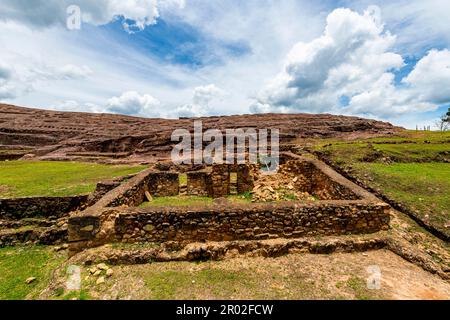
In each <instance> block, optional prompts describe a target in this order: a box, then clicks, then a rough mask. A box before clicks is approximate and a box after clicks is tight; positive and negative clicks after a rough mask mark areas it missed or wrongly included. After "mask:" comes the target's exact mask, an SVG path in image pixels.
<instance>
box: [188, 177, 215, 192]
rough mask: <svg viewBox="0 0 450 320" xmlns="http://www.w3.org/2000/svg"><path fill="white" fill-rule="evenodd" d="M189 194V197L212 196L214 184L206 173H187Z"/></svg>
mask: <svg viewBox="0 0 450 320" xmlns="http://www.w3.org/2000/svg"><path fill="white" fill-rule="evenodd" d="M187 194H188V195H189V196H200V197H210V196H212V182H211V177H210V174H209V173H208V172H206V171H199V172H188V173H187Z"/></svg>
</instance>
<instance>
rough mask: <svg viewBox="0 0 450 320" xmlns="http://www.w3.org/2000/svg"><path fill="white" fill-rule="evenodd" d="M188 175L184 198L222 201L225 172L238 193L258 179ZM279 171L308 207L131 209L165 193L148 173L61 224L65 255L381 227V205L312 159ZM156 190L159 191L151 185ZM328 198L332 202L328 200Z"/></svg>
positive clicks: (247, 174) (170, 188) (216, 171)
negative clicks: (119, 246) (309, 196)
mask: <svg viewBox="0 0 450 320" xmlns="http://www.w3.org/2000/svg"><path fill="white" fill-rule="evenodd" d="M211 169H212V171H211V173H209V172H207V171H198V172H188V173H187V176H188V187H187V189H188V194H190V195H210V196H213V197H223V196H226V195H228V194H229V193H230V172H237V173H238V189H239V192H246V191H245V190H251V188H252V185H253V182H254V181H253V180H254V179H258V177H256V176H255V175H254V173H252V172H254V171H253V170H252V168H251V167H249V166H247V167H245V166H241V167H239V166H238V167H236V166H229V165H218V166H213V167H212V168H211ZM283 170H288V171H289V172H290V174H292V175H293V176H294V177H295V180H296V188H299V189H302V188H303V189H304V190H307V191H308V192H312V193H313V194H315V195H317V196H318V198H319V199H321V200H319V201H315V202H302V201H291V202H275V203H266V204H249V205H238V204H227V205H220V204H214V205H210V206H207V207H182V208H170V207H163V208H156V207H148V208H137V207H136V206H138V205H139V204H141V203H142V202H143V201H144V198H145V192H147V191H148V192H151V193H153V195H155V194H165V195H173V194H177V193H178V191H179V189H178V188H179V177H178V174H177V173H171V172H164V173H161V172H153V171H152V170H151V169H149V170H147V171H144V172H142V173H141V174H139V175H137V176H136V177H134V178H132V179H130V180H129V181H127V182H125V183H123V184H122V185H120V186H119V187H117V188H116V189H114V190H112V191H110V192H109V193H108V194H106V195H105V197H103V198H102V199H101V200H100V201H98V202H97V203H96V205H94V206H93V207H91V208H89V209H87V210H85V211H84V212H81V213H79V214H76V215H74V216H72V217H71V218H70V220H69V239H70V241H71V251H72V252H78V251H80V250H83V249H84V248H87V247H93V246H98V245H101V244H105V243H109V242H142V241H149V242H166V241H182V242H194V241H229V240H241V239H243V240H244V239H245V240H252V239H266V238H278V237H284V238H295V237H302V236H311V235H343V234H364V233H373V232H377V231H380V230H385V229H387V228H388V227H389V206H388V205H386V204H385V203H383V202H381V201H379V200H378V199H377V198H375V197H374V196H373V195H371V194H370V193H368V192H366V191H365V190H363V189H361V188H360V187H358V186H356V185H355V184H353V183H351V182H350V181H348V180H346V179H345V178H343V177H342V176H340V175H339V174H337V173H336V172H335V171H333V170H332V169H330V168H329V167H328V166H326V165H325V164H323V163H322V162H320V161H317V160H311V159H303V158H297V159H296V160H288V161H286V165H285V166H283ZM158 186H159V187H158ZM329 199H333V200H329Z"/></svg>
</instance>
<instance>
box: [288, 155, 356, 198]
mask: <svg viewBox="0 0 450 320" xmlns="http://www.w3.org/2000/svg"><path fill="white" fill-rule="evenodd" d="M283 170H285V171H289V172H290V173H293V174H295V175H296V177H297V178H298V179H297V182H296V183H295V187H296V188H297V189H298V190H299V191H301V192H308V193H309V194H311V195H313V196H315V197H317V198H318V199H320V200H344V199H345V200H359V199H361V196H358V195H357V194H356V193H355V192H353V191H352V190H351V189H350V188H348V187H346V186H344V185H342V184H340V183H338V182H337V181H335V180H333V179H331V178H330V176H328V175H327V174H325V173H324V172H323V171H322V170H320V169H319V168H317V167H316V166H315V165H314V163H312V162H307V161H304V162H300V161H295V160H294V161H293V160H289V161H287V162H286V163H285V165H284V168H283Z"/></svg>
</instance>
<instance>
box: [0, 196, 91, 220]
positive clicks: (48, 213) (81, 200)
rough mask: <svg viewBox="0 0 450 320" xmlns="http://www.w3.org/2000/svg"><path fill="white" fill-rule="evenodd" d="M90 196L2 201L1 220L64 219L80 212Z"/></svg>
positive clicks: (0, 202) (0, 201)
mask: <svg viewBox="0 0 450 320" xmlns="http://www.w3.org/2000/svg"><path fill="white" fill-rule="evenodd" d="M88 198H89V196H87V195H82V196H74V197H33V198H14V199H0V219H13V220H18V219H25V218H37V217H41V218H48V217H56V218H60V217H64V216H67V214H68V213H70V212H72V211H75V210H79V209H81V208H83V207H84V206H85V204H86V203H87V202H88Z"/></svg>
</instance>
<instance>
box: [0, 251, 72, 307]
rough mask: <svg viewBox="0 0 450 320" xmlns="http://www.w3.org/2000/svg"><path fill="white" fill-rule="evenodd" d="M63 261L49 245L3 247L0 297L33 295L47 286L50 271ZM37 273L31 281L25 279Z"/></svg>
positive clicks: (1, 253)
mask: <svg viewBox="0 0 450 320" xmlns="http://www.w3.org/2000/svg"><path fill="white" fill-rule="evenodd" d="M63 261H64V257H63V256H62V255H58V254H56V253H55V252H53V251H52V250H51V248H50V247H17V248H2V249H0V300H23V299H33V298H35V297H37V295H38V294H39V293H40V291H42V290H43V289H44V288H46V287H47V285H48V282H49V279H50V276H51V272H52V271H53V270H54V269H55V268H56V267H57V266H59V265H60V264H61V263H62V262H63ZM30 277H34V278H36V280H35V281H34V282H33V283H31V284H26V283H25V281H26V280H27V279H28V278H30Z"/></svg>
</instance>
